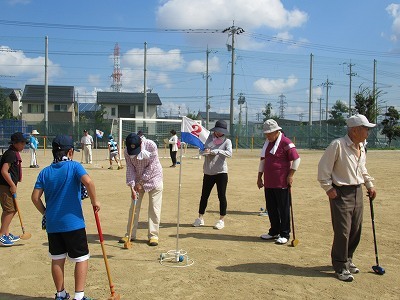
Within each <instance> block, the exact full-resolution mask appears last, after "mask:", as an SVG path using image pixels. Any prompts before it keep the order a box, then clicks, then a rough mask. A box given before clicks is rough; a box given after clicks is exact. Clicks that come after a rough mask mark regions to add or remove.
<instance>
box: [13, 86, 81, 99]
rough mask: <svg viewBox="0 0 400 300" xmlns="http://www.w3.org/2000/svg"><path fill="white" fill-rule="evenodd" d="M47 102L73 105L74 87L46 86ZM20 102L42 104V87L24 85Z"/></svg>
mask: <svg viewBox="0 0 400 300" xmlns="http://www.w3.org/2000/svg"><path fill="white" fill-rule="evenodd" d="M48 93H49V94H48V97H49V102H52V103H54V102H56V103H73V102H74V93H75V91H74V87H73V86H58V85H49V86H48ZM21 101H22V102H25V103H26V102H31V103H44V85H26V86H25V89H24V94H23V95H22V99H21Z"/></svg>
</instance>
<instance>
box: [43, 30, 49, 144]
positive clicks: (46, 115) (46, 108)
mask: <svg viewBox="0 0 400 300" xmlns="http://www.w3.org/2000/svg"><path fill="white" fill-rule="evenodd" d="M44 41H45V58H44V123H45V125H46V126H45V127H46V132H45V135H46V137H47V136H48V134H49V73H48V72H47V67H48V60H49V38H48V36H47V35H46V37H45V39H44Z"/></svg>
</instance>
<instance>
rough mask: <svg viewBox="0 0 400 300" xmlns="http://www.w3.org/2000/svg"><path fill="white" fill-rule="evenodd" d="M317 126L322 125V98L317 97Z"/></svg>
mask: <svg viewBox="0 0 400 300" xmlns="http://www.w3.org/2000/svg"><path fill="white" fill-rule="evenodd" d="M318 100H319V127H321V126H322V100H324V98H322V97H319V98H318Z"/></svg>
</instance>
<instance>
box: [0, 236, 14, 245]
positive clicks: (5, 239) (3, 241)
mask: <svg viewBox="0 0 400 300" xmlns="http://www.w3.org/2000/svg"><path fill="white" fill-rule="evenodd" d="M0 244H1V245H3V246H6V247H7V246H12V245H14V242H13V241H11V240H10V239H9V238H8V236H6V235H5V234H3V235H2V236H0Z"/></svg>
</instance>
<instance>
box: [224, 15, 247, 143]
mask: <svg viewBox="0 0 400 300" xmlns="http://www.w3.org/2000/svg"><path fill="white" fill-rule="evenodd" d="M222 32H223V33H225V32H228V37H229V36H231V37H232V45H227V46H228V51H232V58H231V97H230V110H229V113H230V119H229V123H230V124H229V127H230V134H231V135H233V134H234V132H233V105H234V98H233V95H234V89H233V88H234V81H235V34H241V33H243V32H244V30H243V28H241V27H236V26H235V22H234V23H233V25H232V26H231V27H228V28H226V29H224V30H223V31H222Z"/></svg>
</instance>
